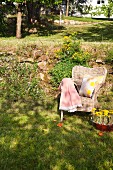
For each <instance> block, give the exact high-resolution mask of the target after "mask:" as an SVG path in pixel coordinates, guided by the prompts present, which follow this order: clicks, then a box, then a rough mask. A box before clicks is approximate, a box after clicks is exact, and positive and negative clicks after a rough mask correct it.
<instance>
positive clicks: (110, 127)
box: [91, 108, 113, 131]
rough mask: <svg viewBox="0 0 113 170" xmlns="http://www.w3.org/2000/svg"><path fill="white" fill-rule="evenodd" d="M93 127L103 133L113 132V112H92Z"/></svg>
mask: <svg viewBox="0 0 113 170" xmlns="http://www.w3.org/2000/svg"><path fill="white" fill-rule="evenodd" d="M91 121H92V123H93V125H94V126H95V127H96V128H97V129H99V130H102V131H113V110H97V109H95V108H93V110H92V112H91Z"/></svg>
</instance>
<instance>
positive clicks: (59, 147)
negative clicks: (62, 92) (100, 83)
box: [0, 22, 113, 170]
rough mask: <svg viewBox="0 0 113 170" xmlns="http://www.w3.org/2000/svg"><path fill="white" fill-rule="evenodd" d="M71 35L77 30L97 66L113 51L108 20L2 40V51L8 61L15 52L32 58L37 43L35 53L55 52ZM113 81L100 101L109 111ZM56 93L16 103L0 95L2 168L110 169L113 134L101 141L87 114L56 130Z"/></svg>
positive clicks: (76, 115)
mask: <svg viewBox="0 0 113 170" xmlns="http://www.w3.org/2000/svg"><path fill="white" fill-rule="evenodd" d="M109 26H110V27H109ZM107 28H109V29H107ZM72 32H77V38H78V39H79V40H80V41H82V48H83V49H85V50H86V51H89V52H90V53H91V54H92V62H93V63H92V66H93V65H96V66H97V65H98V64H97V63H96V62H95V61H96V59H97V58H98V57H101V58H102V59H103V60H104V58H106V56H107V53H108V50H109V49H110V48H111V49H112V46H113V44H112V41H113V38H112V34H113V30H112V22H104V23H102V24H99V23H98V24H97V25H85V24H84V25H78V26H74V27H73V26H66V27H65V29H63V30H60V31H58V34H54V35H50V36H43V37H42V36H38V35H37V34H34V35H32V34H31V35H29V36H26V37H25V38H23V39H20V40H17V39H16V38H14V37H10V38H4V37H1V38H0V51H1V53H3V52H5V53H6V52H7V57H8V55H9V54H8V52H10V53H13V52H15V53H16V52H17V51H18V52H19V50H20V49H21V50H20V52H21V51H22V49H23V53H18V55H20V56H21V57H23V55H25V54H26V55H27V56H29V55H28V53H29V51H30V50H31V49H29V47H30V46H31V47H33V46H34V45H36V47H37V48H36V49H38V48H39V49H40V48H44V50H45V51H46V49H48V51H49V52H51V49H52V48H55V47H59V46H61V44H62V42H63V36H64V35H69V34H71V33H72ZM102 33H103V39H102V36H101V35H102ZM89 41H90V42H89ZM24 51H26V53H24ZM31 57H32V55H31ZM51 60H52V59H51ZM106 66H107V68H108V70H109V69H111V68H112V64H110V63H109V64H108V63H107V64H106ZM112 82H113V79H112V74H109V73H108V75H107V79H106V84H105V85H104V89H103V90H102V92H101V94H100V99H99V100H100V103H101V104H102V106H103V107H105V108H108V109H111V108H112V107H113V106H112V99H113V89H112V87H111V85H112ZM54 94H55V92H54ZM54 94H52V96H48V97H47V96H46V98H45V99H44V100H41V99H38V101H36V100H25V101H22V100H18V101H14V102H11V101H10V99H6V98H3V97H2V96H0V153H1V154H0V169H3V170H28V169H29V170H94V169H95V170H112V169H113V159H112V158H113V133H112V132H104V135H103V136H101V137H100V136H99V135H98V133H99V131H98V130H96V129H95V128H94V127H93V126H92V124H91V122H90V121H89V117H90V115H89V114H87V113H74V114H68V113H65V118H66V120H65V121H64V123H63V126H62V127H58V126H57V124H58V123H59V120H60V114H59V112H58V111H57V107H58V103H57V101H56V100H55V99H54Z"/></svg>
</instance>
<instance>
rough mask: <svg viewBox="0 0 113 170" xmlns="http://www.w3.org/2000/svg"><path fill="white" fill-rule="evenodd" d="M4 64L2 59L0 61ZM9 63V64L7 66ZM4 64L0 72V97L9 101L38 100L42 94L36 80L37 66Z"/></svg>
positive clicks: (13, 63)
mask: <svg viewBox="0 0 113 170" xmlns="http://www.w3.org/2000/svg"><path fill="white" fill-rule="evenodd" d="M2 61H3V62H4V59H3V60H2ZM8 63H9V64H8ZM8 63H7V62H6V63H5V62H4V65H2V69H1V72H0V77H1V78H2V81H1V92H0V93H1V95H2V96H3V97H5V98H6V99H8V100H9V101H17V100H19V99H25V100H27V99H28V98H31V99H33V100H34V99H38V98H41V97H42V96H43V95H44V93H43V91H42V89H41V87H40V81H39V79H37V70H36V69H37V66H36V65H35V64H34V65H32V66H31V65H26V64H25V63H18V62H16V61H12V62H11V61H10V62H8Z"/></svg>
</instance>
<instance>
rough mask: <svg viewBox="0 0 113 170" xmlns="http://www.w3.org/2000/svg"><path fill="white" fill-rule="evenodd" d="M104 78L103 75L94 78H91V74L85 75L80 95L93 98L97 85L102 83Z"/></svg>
mask: <svg viewBox="0 0 113 170" xmlns="http://www.w3.org/2000/svg"><path fill="white" fill-rule="evenodd" d="M103 78H104V77H103V76H97V77H94V78H91V77H89V76H86V77H84V78H83V81H82V85H81V88H80V91H79V95H80V96H85V97H89V98H91V97H92V96H93V93H94V90H95V88H96V86H97V85H98V84H101V83H102V81H103Z"/></svg>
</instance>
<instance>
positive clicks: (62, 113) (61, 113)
mask: <svg viewBox="0 0 113 170" xmlns="http://www.w3.org/2000/svg"><path fill="white" fill-rule="evenodd" d="M61 122H63V110H61Z"/></svg>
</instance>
